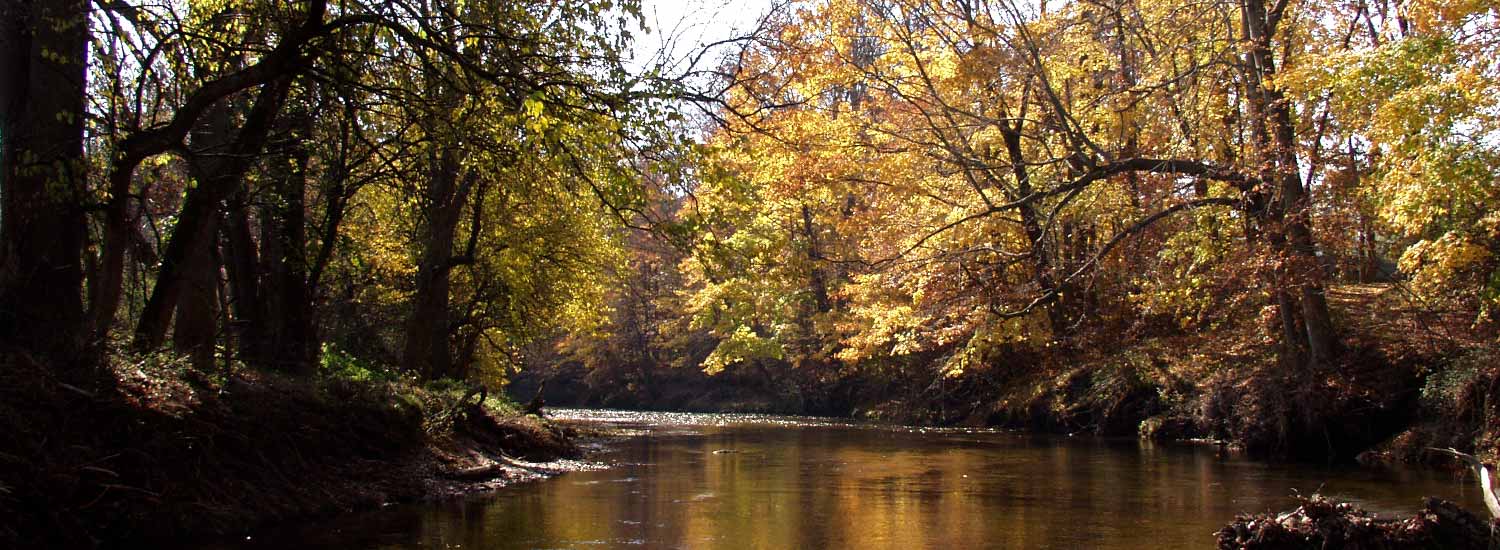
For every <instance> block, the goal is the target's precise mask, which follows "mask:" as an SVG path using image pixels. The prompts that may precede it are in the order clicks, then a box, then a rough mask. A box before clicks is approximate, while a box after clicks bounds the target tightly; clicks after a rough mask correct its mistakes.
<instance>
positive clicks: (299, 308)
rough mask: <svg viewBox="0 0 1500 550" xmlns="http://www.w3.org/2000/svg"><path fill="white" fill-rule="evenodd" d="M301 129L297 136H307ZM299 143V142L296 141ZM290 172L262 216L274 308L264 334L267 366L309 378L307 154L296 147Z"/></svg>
mask: <svg viewBox="0 0 1500 550" xmlns="http://www.w3.org/2000/svg"><path fill="white" fill-rule="evenodd" d="M302 126H303V128H302V129H301V130H299V131H298V132H297V133H295V134H294V136H301V135H305V130H306V125H305V119H304V124H302ZM294 139H297V138H294ZM289 156H290V157H291V158H290V159H288V160H290V163H289V164H287V166H290V167H291V170H288V171H285V172H284V173H279V174H276V177H274V178H273V181H272V185H273V188H272V191H273V196H274V198H275V200H274V201H273V202H274V203H273V204H272V205H271V206H270V207H269V208H267V212H266V215H265V216H263V219H262V223H263V224H264V225H263V227H265V228H266V230H267V231H266V233H265V237H264V238H263V239H262V242H263V243H266V247H265V248H266V254H265V262H266V270H265V271H266V275H267V280H266V292H265V296H264V299H265V300H266V301H267V303H269V304H270V308H269V310H270V314H269V315H268V316H267V322H266V324H265V328H266V330H267V334H266V336H267V338H266V341H265V342H264V343H265V345H266V346H267V348H266V349H265V352H264V354H263V358H264V359H265V360H266V362H267V365H268V366H272V367H274V368H277V369H281V370H286V371H289V372H305V371H306V370H307V369H308V368H310V367H311V366H312V365H313V364H314V363H313V347H314V346H313V342H312V323H311V315H310V312H309V308H310V307H311V304H310V300H311V296H310V295H309V292H308V288H307V284H308V283H307V267H308V266H307V230H306V223H305V222H306V211H305V208H306V199H305V198H304V197H305V194H306V190H307V163H308V154H307V149H306V147H305V146H303V145H302V144H300V143H296V142H294V143H293V145H292V151H291V154H290V155H289Z"/></svg>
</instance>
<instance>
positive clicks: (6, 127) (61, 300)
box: [0, 0, 92, 366]
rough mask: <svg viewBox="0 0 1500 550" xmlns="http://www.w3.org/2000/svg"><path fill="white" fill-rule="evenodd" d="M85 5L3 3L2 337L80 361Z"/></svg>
mask: <svg viewBox="0 0 1500 550" xmlns="http://www.w3.org/2000/svg"><path fill="white" fill-rule="evenodd" d="M88 6H89V4H88V2H86V1H84V0H46V1H42V0H0V25H3V28H0V140H4V143H3V153H0V178H3V179H0V197H3V199H0V200H3V205H0V339H3V340H6V341H8V342H7V343H9V344H12V345H15V346H17V347H18V348H20V349H23V350H26V351H28V352H31V353H34V354H37V355H38V356H41V357H45V358H48V359H50V360H52V362H53V363H52V364H54V365H56V366H63V365H69V366H72V365H81V364H83V363H84V359H85V358H86V357H87V354H86V353H84V351H85V350H86V349H89V348H91V347H92V346H87V345H85V344H88V343H89V342H87V331H86V330H85V317H84V310H83V297H82V295H81V291H82V286H83V265H82V260H81V257H82V253H83V244H84V239H85V225H84V214H83V213H84V209H83V204H82V201H83V197H84V195H85V186H86V179H85V175H84V159H83V120H84V100H85V86H84V74H85V69H84V68H85V65H86V61H87V55H86V53H85V51H86V48H87V46H88Z"/></svg>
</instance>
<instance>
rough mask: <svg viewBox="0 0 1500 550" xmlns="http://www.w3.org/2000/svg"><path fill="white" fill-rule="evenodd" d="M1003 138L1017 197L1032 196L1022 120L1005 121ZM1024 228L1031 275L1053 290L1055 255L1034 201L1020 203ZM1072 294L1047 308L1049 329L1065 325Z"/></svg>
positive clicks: (1041, 286)
mask: <svg viewBox="0 0 1500 550" xmlns="http://www.w3.org/2000/svg"><path fill="white" fill-rule="evenodd" d="M1000 133H1001V137H1003V138H1004V141H1005V153H1006V157H1007V160H1008V161H1009V162H1010V169H1011V175H1012V177H1014V178H1015V180H1016V199H1020V198H1023V197H1028V196H1030V195H1031V191H1032V189H1031V171H1030V170H1029V169H1028V168H1027V167H1026V153H1025V151H1024V150H1022V149H1021V123H1020V122H1017V123H1015V125H1014V126H1011V125H1009V124H1002V125H1001V127H1000ZM1020 213H1021V229H1022V230H1023V231H1025V232H1026V246H1027V253H1028V254H1029V255H1030V258H1031V270H1032V271H1031V276H1032V280H1033V281H1034V282H1035V283H1036V285H1037V288H1038V289H1039V291H1040V292H1050V291H1051V290H1052V287H1053V286H1054V283H1053V280H1052V258H1051V257H1050V256H1049V255H1048V254H1049V253H1048V251H1047V243H1046V235H1045V234H1044V232H1043V228H1042V223H1041V216H1039V215H1038V214H1037V211H1036V205H1035V204H1034V203H1031V202H1027V203H1024V204H1022V205H1021V206H1020ZM1068 294H1069V293H1066V292H1064V293H1061V294H1059V296H1058V298H1057V299H1056V300H1054V301H1053V302H1052V303H1050V304H1047V305H1045V306H1043V307H1045V308H1046V312H1047V321H1048V324H1049V327H1048V328H1049V329H1050V330H1059V329H1061V328H1062V327H1064V326H1066V324H1067V323H1066V322H1065V320H1064V319H1063V310H1064V304H1063V300H1064V299H1065V297H1066V296H1067V295H1068Z"/></svg>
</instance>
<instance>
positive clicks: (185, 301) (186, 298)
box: [172, 220, 219, 372]
mask: <svg viewBox="0 0 1500 550" xmlns="http://www.w3.org/2000/svg"><path fill="white" fill-rule="evenodd" d="M217 225H218V223H217V220H211V221H210V222H209V224H208V226H207V227H204V228H203V232H204V233H205V234H204V235H202V236H201V237H200V239H201V240H202V242H203V243H204V245H203V246H199V247H197V248H194V249H193V250H191V251H190V252H189V253H188V256H187V257H186V258H184V260H183V262H182V279H181V280H182V283H181V287H182V290H181V291H180V295H179V298H178V300H177V308H176V309H177V322H176V323H175V324H174V325H173V330H172V347H173V349H175V350H176V351H177V352H178V353H181V354H184V355H188V356H190V357H191V358H192V362H193V367H195V368H197V369H199V370H200V371H205V372H207V371H210V370H212V369H213V366H214V344H215V343H216V341H217V339H218V338H217V336H218V333H217V328H218V319H219V315H218V313H219V311H218V305H219V294H218V288H219V262H218V261H217V259H216V258H215V254H214V251H215V250H216V248H217V247H215V246H214V238H213V236H214V234H215V233H216V232H217V230H218V228H217Z"/></svg>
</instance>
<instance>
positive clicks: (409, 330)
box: [403, 147, 469, 379]
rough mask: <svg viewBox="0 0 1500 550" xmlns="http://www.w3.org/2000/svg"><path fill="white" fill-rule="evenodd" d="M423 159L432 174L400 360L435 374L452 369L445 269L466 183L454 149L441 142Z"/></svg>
mask: <svg viewBox="0 0 1500 550" xmlns="http://www.w3.org/2000/svg"><path fill="white" fill-rule="evenodd" d="M428 158H429V163H430V164H431V177H430V179H429V181H428V187H427V197H426V198H427V201H426V202H427V216H426V218H427V220H426V222H427V223H426V224H425V225H424V228H423V229H424V235H423V238H422V246H423V247H424V248H423V252H422V258H421V263H420V264H419V265H418V266H417V289H416V290H417V291H416V295H415V296H414V297H413V298H412V302H413V304H412V306H413V309H412V315H411V318H410V319H409V320H408V321H407V325H406V347H405V350H404V357H403V360H404V361H405V363H406V365H407V367H408V368H410V369H412V370H415V371H416V372H418V373H421V375H422V376H424V377H426V378H428V379H437V378H443V377H448V376H452V374H453V372H452V370H453V356H452V353H451V351H450V350H449V336H450V334H451V333H452V320H451V314H450V312H449V290H450V286H451V284H450V280H449V274H450V273H451V272H452V270H453V266H454V257H453V243H454V239H455V233H456V231H457V227H458V220H459V218H460V217H461V216H462V214H463V207H464V203H465V202H467V200H468V187H469V186H468V185H467V184H461V183H460V181H459V172H460V170H461V168H462V167H461V165H460V163H459V161H458V155H457V153H456V152H455V151H454V150H453V149H451V148H446V147H445V148H443V150H441V151H435V152H433V153H432V154H431V155H429V157H428Z"/></svg>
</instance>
